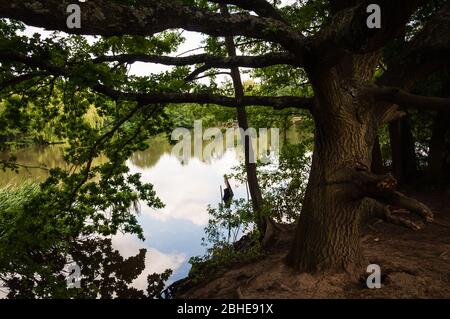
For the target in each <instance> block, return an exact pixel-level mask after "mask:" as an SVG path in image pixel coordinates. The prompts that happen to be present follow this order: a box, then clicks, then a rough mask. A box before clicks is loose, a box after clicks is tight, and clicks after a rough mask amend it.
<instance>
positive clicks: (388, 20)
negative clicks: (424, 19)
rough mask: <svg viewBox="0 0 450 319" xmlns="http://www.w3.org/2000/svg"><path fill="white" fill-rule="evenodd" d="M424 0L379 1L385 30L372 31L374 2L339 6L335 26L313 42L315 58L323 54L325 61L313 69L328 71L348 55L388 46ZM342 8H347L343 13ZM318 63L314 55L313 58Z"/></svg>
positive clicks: (340, 4) (337, 6)
mask: <svg viewBox="0 0 450 319" xmlns="http://www.w3.org/2000/svg"><path fill="white" fill-rule="evenodd" d="M420 1H421V0H409V1H392V0H379V1H376V4H378V5H379V6H380V9H381V28H379V29H377V28H373V29H370V28H369V27H368V26H367V18H368V16H369V14H370V13H367V12H366V11H367V7H368V5H369V4H371V3H374V2H373V1H372V0H364V1H358V4H357V5H356V6H353V7H349V8H347V6H348V5H349V4H351V1H343V2H339V3H338V2H335V11H338V12H337V13H336V14H335V15H334V16H333V19H332V22H331V23H330V24H329V25H328V26H327V27H325V28H323V29H322V30H321V31H320V32H319V33H318V34H317V35H316V36H315V37H314V38H313V39H309V40H308V41H310V42H311V44H310V47H311V48H312V52H314V54H320V55H321V57H322V59H321V61H320V63H319V64H317V65H314V64H313V65H312V66H313V67H319V68H324V67H325V68H326V67H330V66H332V65H334V64H335V63H337V61H339V60H340V58H341V57H343V56H344V55H345V54H346V53H347V52H352V53H359V54H362V53H368V52H373V51H376V50H378V49H380V48H382V47H383V46H385V45H386V43H387V42H389V41H391V40H392V39H394V38H395V37H397V36H398V35H399V34H401V33H402V31H403V30H404V28H405V25H406V23H407V22H408V20H409V18H410V16H411V15H412V13H413V12H414V11H415V10H416V9H417V7H418V5H419V3H420ZM341 8H345V9H343V10H341ZM311 59H312V63H314V55H313V56H312V57H311Z"/></svg>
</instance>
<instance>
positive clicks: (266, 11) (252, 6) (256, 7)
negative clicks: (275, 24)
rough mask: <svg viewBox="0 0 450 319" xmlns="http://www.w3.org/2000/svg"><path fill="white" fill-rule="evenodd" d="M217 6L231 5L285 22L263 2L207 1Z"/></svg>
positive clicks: (251, 0)
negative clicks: (217, 4)
mask: <svg viewBox="0 0 450 319" xmlns="http://www.w3.org/2000/svg"><path fill="white" fill-rule="evenodd" d="M208 1H209V2H214V3H219V4H232V5H235V6H237V7H239V8H242V9H245V10H249V11H254V12H256V14H257V15H259V16H261V17H266V18H272V19H275V20H279V21H282V22H285V20H284V19H283V17H282V16H281V15H280V13H279V12H278V11H277V10H276V9H275V8H274V7H273V6H272V5H271V4H270V3H268V2H267V1H265V0H208Z"/></svg>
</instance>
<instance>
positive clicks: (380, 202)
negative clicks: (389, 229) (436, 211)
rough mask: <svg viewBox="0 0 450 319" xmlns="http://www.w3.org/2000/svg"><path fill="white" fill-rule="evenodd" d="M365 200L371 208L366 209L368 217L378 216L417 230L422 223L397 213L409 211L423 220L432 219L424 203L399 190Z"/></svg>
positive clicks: (430, 220)
mask: <svg viewBox="0 0 450 319" xmlns="http://www.w3.org/2000/svg"><path fill="white" fill-rule="evenodd" d="M365 202H366V204H367V205H369V206H370V208H371V209H370V210H369V211H368V215H369V216H370V217H378V218H381V219H383V220H384V221H386V222H389V223H392V224H395V225H400V226H405V227H407V228H410V229H412V230H419V229H421V228H422V225H421V224H420V223H418V222H415V221H412V220H410V219H408V218H405V217H403V216H400V215H398V214H399V213H405V212H411V213H414V214H416V215H418V216H419V217H421V218H423V219H424V221H425V222H428V223H431V222H432V221H433V213H432V212H431V210H430V209H429V208H428V207H427V206H426V205H425V204H423V203H421V202H419V201H417V200H415V199H413V198H410V197H407V196H405V195H403V194H402V193H400V192H389V193H385V194H383V196H380V197H377V198H376V199H374V198H366V199H365Z"/></svg>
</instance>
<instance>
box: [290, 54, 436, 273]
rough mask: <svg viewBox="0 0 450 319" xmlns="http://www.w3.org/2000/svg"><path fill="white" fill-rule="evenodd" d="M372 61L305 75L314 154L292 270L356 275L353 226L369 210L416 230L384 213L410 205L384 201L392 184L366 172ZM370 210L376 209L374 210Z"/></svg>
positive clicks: (351, 61) (351, 59)
mask: <svg viewBox="0 0 450 319" xmlns="http://www.w3.org/2000/svg"><path fill="white" fill-rule="evenodd" d="M378 60H379V54H378V53H376V52H375V53H370V54H365V55H352V56H351V55H349V56H347V57H345V58H344V59H343V62H342V63H340V64H338V65H336V66H335V67H333V68H332V69H331V70H330V71H329V72H320V71H319V72H318V73H312V74H310V78H311V79H312V84H313V86H314V92H315V98H316V100H315V107H314V109H313V112H312V114H313V117H314V120H315V144H314V153H313V159H312V167H311V175H310V178H309V182H308V186H307V190H306V194H305V199H304V204H303V209H302V212H301V215H300V218H299V220H298V228H297V232H296V234H295V238H294V242H293V246H292V248H291V251H290V253H289V254H288V256H287V258H286V261H287V263H288V264H289V265H291V266H293V267H294V268H296V269H297V270H300V271H306V272H322V271H334V270H335V271H341V270H346V271H348V272H349V273H351V274H356V275H359V274H360V273H361V271H362V269H363V266H364V265H365V266H367V264H365V261H364V258H363V255H362V252H361V250H360V246H359V240H360V230H361V223H362V222H363V221H364V220H366V218H367V217H368V216H369V215H371V214H372V212H373V211H376V212H377V213H378V215H379V217H383V218H384V219H386V220H388V221H390V222H395V223H397V224H402V225H405V226H407V227H410V228H414V229H416V228H418V227H420V226H418V225H416V224H414V223H411V222H409V221H408V220H404V219H401V218H397V217H396V216H394V215H393V214H392V212H391V211H390V210H389V208H388V205H390V204H394V205H398V206H401V207H405V205H408V203H410V201H409V200H410V199H408V198H407V197H403V196H402V200H400V197H396V199H395V200H393V199H392V198H391V197H392V196H391V195H390V196H387V194H391V193H392V192H393V191H394V189H395V185H396V181H395V179H394V178H392V177H391V176H383V175H375V174H373V173H371V172H370V169H369V168H370V167H371V164H372V154H373V147H374V145H375V143H376V141H377V134H378V128H379V126H380V125H381V124H382V119H381V118H380V117H379V116H377V112H376V111H375V110H376V109H374V108H375V107H376V103H373V101H371V100H370V98H367V97H366V96H365V95H364V93H363V92H364V86H366V85H369V83H370V82H371V81H372V79H373V72H374V70H375V67H376V64H377V63H378ZM373 198H376V199H373ZM369 199H370V200H369ZM411 201H412V200H411ZM388 202H389V204H388ZM378 206H380V207H383V209H375V207H378ZM410 207H415V209H414V212H416V213H418V214H419V215H421V216H422V217H424V218H428V220H430V221H431V220H432V214H431V212H430V211H429V209H428V208H426V206H423V205H422V204H420V203H418V202H414V204H412V203H411V206H410Z"/></svg>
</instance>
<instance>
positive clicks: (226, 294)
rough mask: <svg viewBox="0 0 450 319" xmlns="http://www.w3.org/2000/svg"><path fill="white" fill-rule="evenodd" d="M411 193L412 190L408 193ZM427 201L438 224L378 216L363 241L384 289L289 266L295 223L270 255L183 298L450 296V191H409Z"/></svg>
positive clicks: (208, 283)
mask: <svg viewBox="0 0 450 319" xmlns="http://www.w3.org/2000/svg"><path fill="white" fill-rule="evenodd" d="M406 194H408V193H406ZM408 195H410V196H413V197H415V198H417V199H418V200H421V201H422V202H424V203H426V204H427V205H428V206H429V207H430V208H431V210H432V211H433V213H434V214H435V223H433V224H427V225H426V226H425V227H424V228H422V229H421V230H418V231H413V230H410V229H407V228H403V227H399V226H396V225H392V224H387V223H385V222H383V221H381V220H376V221H374V222H373V223H372V224H370V225H368V227H367V228H366V229H365V231H364V235H363V237H362V239H361V245H362V247H363V251H364V254H365V257H366V259H367V261H368V264H369V263H376V264H378V265H380V267H381V274H382V276H381V277H382V285H381V288H380V289H369V288H367V286H366V284H365V281H364V280H361V281H355V280H351V279H350V276H349V275H348V274H328V275H321V276H317V275H316V276H313V275H310V274H299V273H295V272H294V271H292V270H291V269H290V268H288V267H286V266H285V265H284V263H283V258H284V256H285V255H286V253H287V251H288V249H289V242H290V239H291V236H292V230H293V227H292V226H290V227H289V229H290V231H286V233H285V234H283V235H282V236H281V238H280V240H279V242H278V244H277V245H276V246H275V247H274V248H273V249H272V251H271V253H269V254H267V255H266V256H264V257H262V258H260V259H258V260H254V261H251V262H247V263H245V264H241V265H234V266H233V267H230V268H229V269H228V270H226V271H225V272H224V274H222V275H221V276H220V277H218V278H216V279H214V280H212V281H210V282H207V283H204V284H202V285H199V286H196V287H194V288H191V289H190V290H188V291H186V292H184V293H183V294H182V295H180V296H178V297H181V298H450V192H449V191H446V192H445V191H439V192H437V191H434V192H431V191H429V192H421V193H409V194H408Z"/></svg>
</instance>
